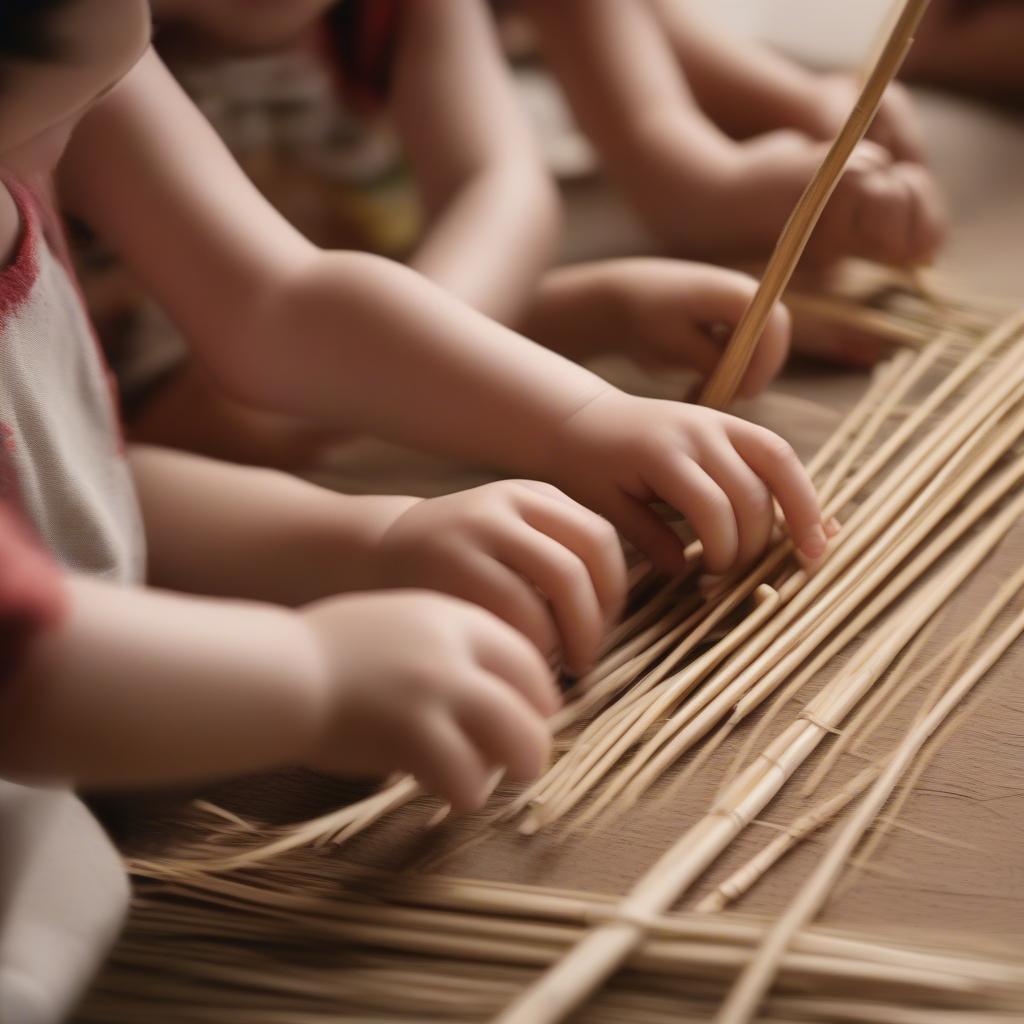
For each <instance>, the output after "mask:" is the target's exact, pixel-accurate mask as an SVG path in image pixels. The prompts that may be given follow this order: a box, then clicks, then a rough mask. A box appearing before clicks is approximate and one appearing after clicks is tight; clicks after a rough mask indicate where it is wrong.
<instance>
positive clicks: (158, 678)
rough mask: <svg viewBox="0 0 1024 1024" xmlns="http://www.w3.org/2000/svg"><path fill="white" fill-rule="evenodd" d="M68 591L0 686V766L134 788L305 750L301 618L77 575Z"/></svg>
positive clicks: (316, 688) (313, 660) (311, 724)
mask: <svg viewBox="0 0 1024 1024" xmlns="http://www.w3.org/2000/svg"><path fill="white" fill-rule="evenodd" d="M69 589H70V597H71V609H70V614H69V615H68V616H67V618H66V620H65V621H64V622H63V624H62V625H60V626H58V627H56V628H53V629H50V630H47V631H45V632H44V633H42V634H40V636H39V637H38V638H36V639H35V640H34V641H33V644H32V646H31V648H30V650H29V652H28V654H27V656H26V658H25V661H24V663H23V664H22V666H21V667H20V668H19V670H18V672H17V674H16V675H15V676H13V677H12V678H9V679H7V680H5V681H4V682H3V684H2V686H0V705H2V713H0V774H2V775H6V776H8V777H12V778H18V779H21V780H26V781H33V782H46V781H56V780H66V779H71V780H74V781H76V782H79V783H82V784H92V785H106V784H118V785H126V784H127V785H137V784H146V783H151V782H156V781H175V780H190V779H191V780H194V779H203V778H209V777H213V776H219V775H225V774H230V773H236V772H244V771H251V770H259V769H264V768H269V767H273V766H277V765H281V764H287V763H293V762H296V761H298V760H300V758H301V757H302V756H303V755H304V754H305V753H306V752H307V751H308V749H309V746H310V744H311V742H312V737H313V736H314V735H315V732H316V728H317V722H318V718H319V714H320V712H321V705H322V689H323V683H322V679H321V675H322V670H321V667H320V663H319V657H318V652H317V647H316V644H315V642H314V640H313V638H312V635H311V634H310V633H309V632H308V631H307V630H306V627H305V626H304V624H303V621H302V619H301V618H300V617H299V616H298V615H296V614H294V613H292V612H289V611H286V610H284V609H277V608H273V607H270V606H260V605H255V604H236V603H228V602H218V601H210V600H205V601H201V600H198V599H190V598H183V597H178V596H173V595H169V594H161V593H158V592H155V591H147V590H140V589H137V588H125V587H116V586H111V585H109V584H104V583H99V582H94V581H89V580H84V579H74V580H71V581H70V582H69Z"/></svg>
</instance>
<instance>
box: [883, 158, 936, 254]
mask: <svg viewBox="0 0 1024 1024" xmlns="http://www.w3.org/2000/svg"><path fill="white" fill-rule="evenodd" d="M893 173H894V174H896V175H898V176H899V177H900V178H901V180H902V181H903V182H904V185H905V187H906V188H907V191H908V193H909V196H910V202H911V203H912V210H911V240H910V251H909V252H908V253H907V262H908V263H928V262H930V261H931V260H932V259H933V258H934V256H935V254H936V252H938V250H939V249H940V247H941V246H942V243H943V242H944V241H945V239H946V234H947V232H948V229H949V214H948V211H947V210H946V203H945V200H944V199H943V198H942V192H941V190H940V189H939V186H938V183H937V182H936V180H935V178H934V177H933V176H932V175H931V174H930V173H929V172H928V170H927V168H925V167H922V166H920V165H919V164H912V163H901V164H897V165H896V166H895V167H894V168H893Z"/></svg>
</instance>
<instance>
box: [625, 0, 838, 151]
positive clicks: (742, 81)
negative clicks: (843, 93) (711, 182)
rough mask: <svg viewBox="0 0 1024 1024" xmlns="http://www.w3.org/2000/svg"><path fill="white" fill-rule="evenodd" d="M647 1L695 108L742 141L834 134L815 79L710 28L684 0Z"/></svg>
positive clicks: (758, 47)
mask: <svg viewBox="0 0 1024 1024" xmlns="http://www.w3.org/2000/svg"><path fill="white" fill-rule="evenodd" d="M645 2H650V3H651V4H652V6H653V9H654V11H655V13H656V15H657V16H658V18H659V20H660V22H661V24H662V26H663V27H664V30H665V33H666V36H667V38H668V40H669V42H670V43H671V45H672V47H673V49H674V50H675V52H676V54H677V55H678V57H679V60H680V63H681V65H682V68H683V70H684V72H685V74H686V78H687V80H688V82H689V85H690V88H691V89H692V90H693V92H694V94H695V96H696V98H697V100H698V102H699V103H700V105H701V107H702V108H703V109H704V110H705V111H706V112H707V113H708V114H709V115H710V116H711V118H712V119H713V120H714V121H715V122H716V123H717V124H718V125H720V126H721V127H722V128H723V129H724V130H725V131H727V132H729V133H730V134H731V135H734V136H735V137H737V138H746V137H748V136H751V135H756V134H759V133H761V132H764V131H770V130H772V129H776V128H780V127H783V126H785V127H789V128H793V129H795V130H797V131H802V132H805V133H806V134H807V135H809V136H811V137H812V138H822V139H827V138H831V137H832V135H834V134H835V131H836V130H837V126H836V125H835V124H834V121H833V118H832V117H831V116H830V111H829V110H828V107H827V105H825V104H823V103H821V102H819V99H818V89H816V85H817V79H816V76H814V75H813V74H811V73H810V72H808V71H807V70H805V69H804V68H802V67H800V66H799V65H798V64H795V63H794V62H793V61H790V60H787V59H786V58H785V57H783V56H781V55H779V54H777V53H775V52H773V51H772V50H770V49H769V48H768V47H766V46H762V45H760V44H759V43H757V42H755V41H753V40H750V39H747V38H744V37H743V36H740V35H738V34H736V33H727V32H724V31H721V30H719V29H718V28H717V27H716V26H714V25H712V24H710V23H709V22H708V21H707V20H706V19H705V17H702V16H701V14H700V12H697V11H694V10H693V5H692V4H690V3H687V2H686V0H645Z"/></svg>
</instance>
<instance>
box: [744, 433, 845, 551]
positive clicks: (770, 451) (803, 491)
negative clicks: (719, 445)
mask: <svg viewBox="0 0 1024 1024" xmlns="http://www.w3.org/2000/svg"><path fill="white" fill-rule="evenodd" d="M727 429H728V433H729V437H730V439H731V440H732V442H733V444H734V445H735V446H736V450H737V451H738V452H739V454H740V456H741V457H742V459H743V461H744V462H746V464H747V465H748V466H750V468H751V469H752V470H753V471H754V472H755V473H756V474H757V475H758V476H759V477H760V478H761V479H762V480H763V481H764V482H765V483H766V484H767V485H768V489H769V490H770V491H771V492H772V494H774V495H775V497H776V499H777V500H778V502H779V505H780V506H781V507H782V513H783V515H784V516H785V517H786V522H787V523H788V524H789V532H790V534H791V536H792V538H793V542H794V544H796V546H797V547H798V548H799V549H800V551H801V552H802V553H803V554H804V555H806V557H808V558H812V559H814V558H820V557H821V556H822V555H823V554H824V553H825V548H826V547H827V540H826V537H825V530H824V528H823V526H822V523H821V506H820V504H819V502H818V495H817V493H816V491H815V489H814V484H813V483H812V482H811V478H810V477H809V476H808V475H807V471H806V470H805V469H804V467H803V464H802V463H801V462H800V459H799V458H798V457H797V454H796V452H795V451H793V448H792V447H791V446H790V445H789V443H788V442H786V441H784V440H783V439H782V438H781V437H779V436H778V435H777V434H773V433H772V432H771V431H770V430H765V429H764V428H762V427H757V426H755V425H754V424H752V423H744V422H743V421H742V420H734V421H733V422H732V424H731V425H730V427H729V428H727Z"/></svg>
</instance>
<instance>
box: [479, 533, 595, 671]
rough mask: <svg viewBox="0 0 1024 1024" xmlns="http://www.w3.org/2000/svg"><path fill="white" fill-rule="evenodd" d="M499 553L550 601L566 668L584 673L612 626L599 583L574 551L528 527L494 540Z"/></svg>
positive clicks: (501, 559) (495, 549) (496, 554)
mask: <svg viewBox="0 0 1024 1024" xmlns="http://www.w3.org/2000/svg"><path fill="white" fill-rule="evenodd" d="M494 555H495V557H496V558H498V559H499V560H500V561H501V562H503V563H504V564H505V565H507V566H508V567H509V568H511V569H514V570H515V571H516V572H518V573H520V574H521V575H522V576H524V577H525V578H526V579H527V580H529V581H530V582H531V583H532V584H533V585H534V586H535V587H537V589H538V590H540V591H541V593H543V594H544V595H545V597H547V599H548V602H549V603H550V605H551V609H552V611H553V613H554V617H555V622H556V624H557V625H558V632H559V635H560V636H561V638H562V652H563V654H564V656H565V662H566V664H567V665H568V666H569V667H570V668H571V669H572V670H573V671H575V672H583V671H585V670H586V669H587V668H589V667H590V664H591V661H592V660H593V658H594V656H595V655H596V654H597V650H598V648H599V646H600V644H601V639H602V637H603V636H604V631H605V628H606V625H607V619H606V617H605V612H604V609H603V608H602V607H601V602H600V601H599V599H598V596H597V591H596V589H595V585H594V581H593V579H592V578H591V575H590V571H589V570H588V568H587V565H586V563H585V562H584V561H583V560H582V559H581V558H580V556H579V555H577V554H576V553H575V552H573V551H570V550H569V549H568V548H567V547H565V546H564V545H562V544H560V543H559V542H558V541H556V540H553V539H552V538H551V537H549V536H548V535H547V534H546V533H542V532H541V531H540V530H537V529H534V528H533V527H532V526H529V525H527V524H526V523H522V524H520V528H519V529H514V530H510V531H508V532H507V533H505V534H504V535H503V536H502V538H501V539H499V540H498V541H496V542H495V546H494Z"/></svg>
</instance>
